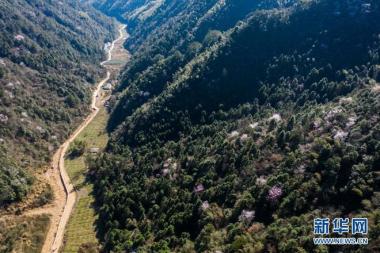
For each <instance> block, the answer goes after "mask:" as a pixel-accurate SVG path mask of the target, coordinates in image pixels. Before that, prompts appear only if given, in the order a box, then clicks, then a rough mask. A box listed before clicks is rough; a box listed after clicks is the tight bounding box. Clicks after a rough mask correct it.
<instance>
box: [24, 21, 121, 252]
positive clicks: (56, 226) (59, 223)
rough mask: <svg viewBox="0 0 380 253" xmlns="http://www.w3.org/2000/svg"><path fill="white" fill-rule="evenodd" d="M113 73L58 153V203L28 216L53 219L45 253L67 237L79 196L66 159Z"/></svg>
mask: <svg viewBox="0 0 380 253" xmlns="http://www.w3.org/2000/svg"><path fill="white" fill-rule="evenodd" d="M125 28H126V26H125V25H123V26H120V29H119V33H120V36H119V38H118V39H116V40H115V41H113V42H112V44H111V46H110V48H109V50H108V58H107V60H106V61H104V62H102V63H101V65H105V64H107V62H109V61H111V60H112V51H113V49H114V47H115V43H117V42H119V41H120V40H123V39H125V37H124V36H125V34H124V33H123V30H125ZM110 76H111V73H110V71H109V70H107V75H106V77H105V78H104V79H103V80H101V81H100V82H99V83H98V84H97V86H96V89H95V90H94V92H93V94H92V102H91V108H92V112H91V114H90V115H89V116H88V117H87V118H86V119H85V120H84V121H83V123H82V124H81V125H80V126H79V127H78V128H77V129H76V130H75V132H74V133H73V134H72V135H71V136H70V137H69V139H67V140H66V141H65V142H64V143H63V144H62V145H61V146H60V148H59V149H58V150H57V152H56V153H55V155H54V156H53V159H52V170H50V171H48V172H47V173H48V175H47V176H48V178H49V181H50V184H51V187H52V189H53V191H54V195H55V201H54V203H53V204H52V205H51V206H50V207H46V209H44V208H42V209H36V210H31V211H29V212H28V214H27V215H35V214H42V213H49V214H51V216H52V219H51V225H50V228H49V231H48V234H47V236H46V240H45V243H44V246H43V248H42V253H57V252H58V251H59V249H60V247H61V246H62V243H63V236H64V232H65V227H66V225H67V222H68V220H69V218H70V214H71V212H72V210H73V207H74V204H75V200H76V192H75V190H74V186H73V185H72V183H71V181H70V178H69V176H68V174H67V171H66V169H65V155H66V152H67V150H68V148H69V146H70V143H72V142H73V141H74V140H75V138H76V137H77V136H78V135H79V134H80V133H81V132H82V130H83V129H84V128H85V127H86V126H87V125H88V124H89V123H90V122H91V121H92V120H93V119H94V118H95V116H96V115H97V113H98V112H99V108H98V107H97V102H98V101H97V100H98V98H99V97H100V96H99V93H100V91H101V88H102V86H103V85H104V84H105V83H106V82H107V81H108V80H109V79H110Z"/></svg>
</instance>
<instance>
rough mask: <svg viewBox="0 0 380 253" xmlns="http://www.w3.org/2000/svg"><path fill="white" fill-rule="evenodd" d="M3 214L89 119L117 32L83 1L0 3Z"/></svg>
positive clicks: (0, 186) (8, 0) (0, 181)
mask: <svg viewBox="0 0 380 253" xmlns="http://www.w3.org/2000/svg"><path fill="white" fill-rule="evenodd" d="M0 31H1V32H0V191H1V192H2V194H1V197H0V207H2V206H3V205H5V204H8V203H9V202H12V201H15V200H20V199H21V198H22V197H23V196H25V193H26V192H27V188H28V187H29V186H30V184H31V183H32V177H31V176H28V174H32V173H29V172H31V171H33V170H35V169H37V168H38V167H40V166H41V165H45V164H47V162H48V161H49V159H50V156H51V154H52V153H53V152H54V150H55V149H56V148H57V147H58V145H59V143H61V142H62V140H64V139H65V138H66V137H67V135H68V134H69V132H70V131H72V129H73V128H74V127H75V126H76V125H77V124H78V123H79V122H80V119H81V118H82V117H83V116H84V115H86V113H87V112H88V103H89V101H90V88H91V87H92V85H93V84H94V83H95V81H96V80H97V79H98V77H100V76H102V75H104V71H103V70H102V69H101V68H100V65H99V62H100V61H101V60H102V59H103V57H104V50H103V48H104V43H105V42H109V41H111V40H112V39H113V36H114V33H115V28H114V23H113V21H112V20H111V19H109V18H105V17H104V15H102V14H100V13H99V12H98V11H96V10H95V9H94V8H93V7H90V6H82V5H81V4H79V3H78V1H71V0H70V1H44V0H28V1H26V0H0Z"/></svg>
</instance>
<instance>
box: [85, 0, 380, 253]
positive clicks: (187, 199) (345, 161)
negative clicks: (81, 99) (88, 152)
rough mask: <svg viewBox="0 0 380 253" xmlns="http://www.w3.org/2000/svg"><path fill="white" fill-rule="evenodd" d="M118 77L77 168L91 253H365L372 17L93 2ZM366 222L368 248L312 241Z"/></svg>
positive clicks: (373, 196)
mask: <svg viewBox="0 0 380 253" xmlns="http://www.w3.org/2000/svg"><path fill="white" fill-rule="evenodd" d="M95 6H96V7H97V8H99V9H100V10H102V11H104V12H106V13H110V14H113V15H116V16H118V17H119V18H121V19H124V20H125V21H127V22H131V39H130V42H129V43H128V45H127V47H128V48H129V49H130V50H131V51H132V53H133V57H132V62H131V64H130V65H129V66H128V67H127V68H126V69H125V71H124V74H123V79H122V82H121V84H120V85H119V88H118V90H117V91H116V92H115V94H114V96H113V98H112V99H111V101H112V102H113V104H114V109H113V111H112V117H111V121H110V123H109V129H110V130H111V131H112V139H111V141H110V143H109V145H108V150H107V152H106V153H104V154H103V155H102V156H101V157H99V158H97V159H96V160H94V161H93V162H92V164H91V172H92V173H91V177H92V180H93V181H94V183H95V185H96V186H97V187H96V189H95V192H96V197H97V200H98V204H99V206H100V208H99V213H100V222H101V227H102V228H103V229H104V235H103V237H104V246H105V250H106V251H107V252H132V251H137V252H338V251H343V252H377V251H379V250H380V249H379V245H380V238H379V235H380V212H379V207H380V188H379V186H380V171H379V168H380V124H379V123H380V122H379V120H380V117H379V113H378V112H379V109H380V88H379V87H380V86H379V82H380V58H379V50H380V23H379V22H378V21H379V17H380V4H379V2H378V1H371V0H366V1H360V0H338V1H332V0H309V1H306V0H300V1H248V0H246V1H243V0H242V1H232V0H231V1H228V0H226V1H206V0H205V1H199V0H198V1H175V0H166V1H117V0H108V1H98V2H97V4H95ZM347 216H349V217H352V216H354V217H356V216H359V217H367V218H368V219H369V226H370V228H369V245H367V246H343V247H342V246H340V247H326V246H316V245H314V244H313V241H312V238H313V219H314V218H316V217H330V218H336V217H347Z"/></svg>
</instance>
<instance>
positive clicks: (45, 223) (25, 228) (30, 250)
mask: <svg viewBox="0 0 380 253" xmlns="http://www.w3.org/2000/svg"><path fill="white" fill-rule="evenodd" d="M49 224H50V217H49V215H47V214H43V215H39V216H33V217H15V218H9V219H6V220H1V221H0V252H23V253H40V252H41V250H42V246H43V244H44V241H45V238H46V234H47V231H48V228H49Z"/></svg>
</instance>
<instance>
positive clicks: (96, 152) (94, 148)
mask: <svg viewBox="0 0 380 253" xmlns="http://www.w3.org/2000/svg"><path fill="white" fill-rule="evenodd" d="M99 152H100V148H96V147H93V148H90V153H91V154H98V153H99Z"/></svg>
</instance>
